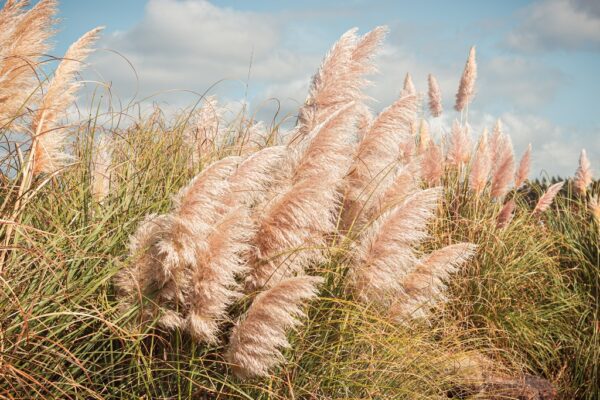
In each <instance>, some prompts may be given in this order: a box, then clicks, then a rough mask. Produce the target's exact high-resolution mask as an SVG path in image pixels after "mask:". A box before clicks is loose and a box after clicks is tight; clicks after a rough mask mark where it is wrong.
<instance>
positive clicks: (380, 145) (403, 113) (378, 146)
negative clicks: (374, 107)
mask: <svg viewBox="0 0 600 400" xmlns="http://www.w3.org/2000/svg"><path fill="white" fill-rule="evenodd" d="M416 110H417V103H416V97H415V96H405V97H401V98H399V99H397V100H396V101H395V102H394V103H393V104H391V105H390V106H388V107H387V108H386V109H384V110H383V111H382V112H381V113H379V115H378V116H377V117H376V118H375V120H374V121H373V123H372V124H371V128H370V129H369V131H368V132H367V133H366V134H365V135H364V137H363V138H362V140H361V141H360V143H359V144H358V148H357V150H356V156H355V159H354V162H353V163H352V166H351V167H350V172H349V173H348V176H347V178H346V183H347V193H346V199H345V200H346V204H345V206H344V215H343V221H344V222H343V225H344V228H348V227H349V226H350V225H351V224H352V223H353V221H354V220H355V218H356V216H357V215H358V212H359V211H360V210H362V209H364V208H365V201H366V200H367V199H368V198H378V197H379V195H380V194H381V193H383V192H384V191H385V190H386V189H387V187H388V186H389V185H390V184H391V182H392V181H393V179H394V174H393V171H394V170H395V166H396V163H397V161H398V157H399V151H400V148H401V145H402V143H403V142H404V141H406V140H413V138H412V137H411V136H410V134H409V130H410V124H411V122H412V121H413V120H414V116H415V114H416Z"/></svg>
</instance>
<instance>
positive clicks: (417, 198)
mask: <svg viewBox="0 0 600 400" xmlns="http://www.w3.org/2000/svg"><path fill="white" fill-rule="evenodd" d="M440 193H441V189H440V188H433V189H427V190H422V191H418V192H416V193H414V194H412V195H410V196H409V197H407V198H406V199H405V200H404V202H402V203H401V204H400V205H398V206H396V207H395V208H394V209H392V210H390V211H389V212H387V213H385V214H384V215H383V216H382V217H381V218H380V219H378V220H377V221H376V222H375V223H374V224H373V225H372V226H370V227H369V229H368V230H367V231H366V232H365V233H364V234H363V236H362V237H361V238H360V240H359V243H358V244H357V246H356V248H355V252H354V258H353V260H352V264H351V267H350V270H349V284H350V288H351V291H352V292H353V293H354V294H355V295H356V296H357V298H359V299H360V300H361V301H363V302H365V303H367V304H370V303H374V304H377V305H381V306H389V305H390V304H391V301H392V300H393V299H396V298H397V297H398V296H399V295H400V294H402V292H403V287H402V284H401V277H403V276H405V275H407V274H408V273H410V271H411V270H412V268H413V266H414V265H415V263H416V261H417V259H416V256H415V254H414V250H413V246H414V245H416V244H418V243H419V242H420V241H422V240H423V239H425V238H426V237H427V230H426V228H427V222H428V221H429V220H430V219H431V218H432V217H433V216H434V210H435V208H436V206H437V203H438V199H439V196H440Z"/></svg>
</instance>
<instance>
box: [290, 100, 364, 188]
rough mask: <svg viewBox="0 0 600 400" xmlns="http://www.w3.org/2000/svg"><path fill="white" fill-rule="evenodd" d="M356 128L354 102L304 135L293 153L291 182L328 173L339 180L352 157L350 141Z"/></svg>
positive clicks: (338, 110) (346, 169)
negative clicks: (302, 140)
mask: <svg viewBox="0 0 600 400" xmlns="http://www.w3.org/2000/svg"><path fill="white" fill-rule="evenodd" d="M355 129H356V113H355V107H354V103H353V102H350V103H348V104H346V105H345V106H343V107H340V108H339V109H337V110H336V111H335V112H333V113H332V114H331V115H330V116H329V117H328V118H327V119H326V120H325V121H323V122H322V123H321V124H319V125H317V126H316V127H315V128H314V129H313V130H312V131H311V132H309V133H308V135H306V138H305V140H304V142H303V143H302V144H301V145H300V146H299V147H300V148H299V149H298V150H297V151H296V152H295V153H294V155H295V157H294V166H293V168H294V174H293V177H292V182H293V183H296V182H299V181H301V180H303V179H309V178H312V177H314V176H316V175H323V174H328V175H330V176H331V177H332V178H334V179H335V178H338V179H341V178H342V176H343V175H345V174H346V172H347V171H348V167H349V166H350V162H351V160H352V145H351V143H352V141H353V139H354V135H355Z"/></svg>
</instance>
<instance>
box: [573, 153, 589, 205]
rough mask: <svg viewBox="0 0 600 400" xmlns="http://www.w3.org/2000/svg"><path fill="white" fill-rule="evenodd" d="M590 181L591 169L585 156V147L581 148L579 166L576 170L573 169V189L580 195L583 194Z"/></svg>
mask: <svg viewBox="0 0 600 400" xmlns="http://www.w3.org/2000/svg"><path fill="white" fill-rule="evenodd" d="M590 183H592V169H591V164H590V161H589V160H588V158H587V153H586V151H585V149H583V150H581V155H580V156H579V167H578V168H577V171H575V181H574V185H575V190H576V191H577V193H579V194H580V195H582V196H583V195H585V193H586V192H587V188H588V186H589V185H590Z"/></svg>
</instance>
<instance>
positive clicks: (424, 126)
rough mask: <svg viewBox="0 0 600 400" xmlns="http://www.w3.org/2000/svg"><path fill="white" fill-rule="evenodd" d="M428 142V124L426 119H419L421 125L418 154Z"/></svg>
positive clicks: (421, 152) (429, 137)
mask: <svg viewBox="0 0 600 400" xmlns="http://www.w3.org/2000/svg"><path fill="white" fill-rule="evenodd" d="M430 143H431V136H430V135H429V124H428V123H427V121H425V120H421V126H420V128H419V149H418V151H419V154H423V153H424V152H425V150H427V147H429V144H430Z"/></svg>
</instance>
